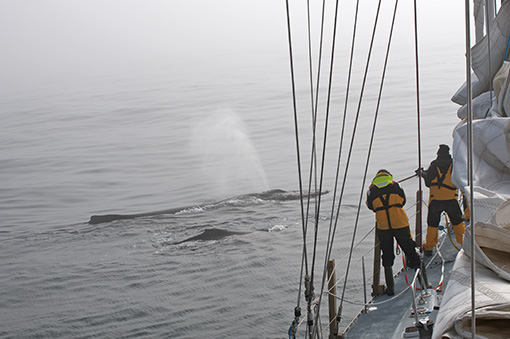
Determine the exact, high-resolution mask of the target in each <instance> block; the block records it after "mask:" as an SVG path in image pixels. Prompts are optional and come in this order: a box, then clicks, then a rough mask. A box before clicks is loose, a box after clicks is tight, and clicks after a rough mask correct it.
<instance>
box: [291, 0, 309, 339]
mask: <svg viewBox="0 0 510 339" xmlns="http://www.w3.org/2000/svg"><path fill="white" fill-rule="evenodd" d="M286 10H287V31H288V44H289V60H290V72H291V85H292V104H293V110H294V133H295V139H296V153H297V166H298V180H299V192H300V205H301V223H302V227H303V234H304V232H305V220H304V215H305V214H304V207H303V183H302V182H303V181H302V178H301V156H300V148H299V128H298V118H297V104H296V83H295V75H294V56H293V52H292V33H291V24H290V8H289V0H286ZM306 252H307V251H306V238H305V237H304V236H303V252H302V253H303V254H302V260H301V277H300V283H299V288H298V297H297V304H296V307H295V309H294V321H293V322H292V325H291V329H289V336H290V333H291V332H292V333H293V334H295V329H297V323H298V322H299V317H300V316H301V310H300V306H299V305H300V299H301V298H300V297H301V286H302V281H303V266H304V270H305V272H306V274H308V259H307V258H306Z"/></svg>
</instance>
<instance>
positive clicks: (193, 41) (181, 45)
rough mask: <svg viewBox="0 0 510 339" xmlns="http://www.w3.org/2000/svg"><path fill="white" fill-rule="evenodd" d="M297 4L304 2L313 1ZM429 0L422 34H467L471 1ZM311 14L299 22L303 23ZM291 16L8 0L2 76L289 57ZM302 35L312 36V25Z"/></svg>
mask: <svg viewBox="0 0 510 339" xmlns="http://www.w3.org/2000/svg"><path fill="white" fill-rule="evenodd" d="M290 3H291V6H292V8H297V7H298V6H301V7H302V6H303V4H304V3H305V1H297V0H290ZM316 3H317V4H320V3H322V1H317V2H316ZM328 3H329V4H333V2H332V1H328ZM385 3H388V4H389V6H390V7H391V6H392V4H393V2H392V1H386V2H385ZM426 3H427V4H426V6H427V7H426V8H425V10H426V13H428V14H426V16H424V17H423V18H422V17H420V20H422V22H421V24H424V26H425V28H424V29H422V30H421V32H420V34H421V37H424V38H425V41H428V44H429V45H430V46H431V47H430V48H434V39H436V38H444V37H445V36H447V35H449V34H450V35H453V34H455V35H458V34H459V29H461V28H462V25H459V20H460V21H461V20H462V14H463V13H460V12H458V10H459V9H462V7H463V6H462V5H463V4H462V3H463V2H461V1H455V2H453V1H448V2H447V4H445V3H444V1H439V0H431V1H427V2H426ZM376 4H377V1H376V0H365V1H362V2H361V7H362V9H365V10H367V11H369V10H370V11H373V8H375V6H376ZM330 6H331V5H330ZM420 6H423V7H425V4H420ZM454 6H455V7H457V9H456V10H454V9H453V8H454ZM303 13H304V12H302V13H301V14H300V15H296V16H295V17H293V20H295V22H297V21H298V20H299V21H301V22H303V19H304V15H303ZM316 13H317V12H316ZM342 13H345V11H343V12H342ZM349 13H351V12H349ZM285 15H286V14H285V0H2V1H0V46H1V49H2V53H1V55H2V57H1V62H0V74H1V76H0V78H1V79H2V80H0V81H1V85H2V87H3V86H14V85H16V84H18V85H22V84H23V83H26V82H30V81H34V80H35V79H36V78H37V77H38V76H43V77H44V76H48V75H52V74H56V75H59V74H61V75H67V76H77V75H84V74H90V73H91V72H92V73H94V72H100V71H101V70H105V69H112V68H113V69H115V68H121V69H130V68H134V67H143V65H145V64H150V63H153V62H160V61H161V60H168V61H169V62H172V60H173V58H183V57H185V58H189V59H190V60H204V59H208V58H215V57H219V56H222V55H228V54H232V53H234V54H236V55H235V56H237V57H240V58H242V57H244V56H245V55H250V54H252V53H261V52H264V51H267V52H266V53H276V54H279V55H285V53H286V51H287V46H286V44H287V36H286V34H287V31H286V24H287V22H286V16H285ZM411 19H412V18H410V17H407V18H403V20H407V21H409V20H411ZM344 21H345V20H344ZM451 21H453V23H452V22H451ZM303 23H304V22H303ZM454 24H455V25H454ZM346 27H347V26H346ZM367 31H369V30H368V29H367ZM297 33H303V34H304V25H302V26H301V31H299V30H298V31H297ZM410 33H411V32H408V35H409V36H410ZM427 39H428V40H427ZM426 43H427V42H426ZM425 48H428V47H427V45H425Z"/></svg>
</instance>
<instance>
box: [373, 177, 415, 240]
mask: <svg viewBox="0 0 510 339" xmlns="http://www.w3.org/2000/svg"><path fill="white" fill-rule="evenodd" d="M405 203H406V196H405V193H404V191H403V190H402V188H400V186H399V184H398V183H396V182H393V183H392V184H390V185H388V186H385V187H383V188H378V187H376V186H374V185H372V186H370V189H369V190H368V193H367V201H366V204H367V207H368V208H369V209H371V210H372V211H374V212H375V220H376V222H377V228H378V229H381V230H388V229H397V228H403V227H406V226H409V219H408V218H407V214H406V212H405V210H404V208H403V207H404V205H405Z"/></svg>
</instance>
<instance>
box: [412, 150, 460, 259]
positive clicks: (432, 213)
mask: <svg viewBox="0 0 510 339" xmlns="http://www.w3.org/2000/svg"><path fill="white" fill-rule="evenodd" d="M452 168H453V161H452V157H451V155H450V147H448V145H439V149H438V151H437V157H436V159H435V160H433V161H432V162H431V163H430V166H429V168H428V169H427V170H426V171H423V170H422V171H421V176H422V177H423V179H424V180H425V186H427V187H428V188H429V191H430V197H429V209H428V214H427V224H428V227H427V237H426V240H425V243H424V244H423V249H424V250H425V256H431V255H432V250H433V248H434V246H435V245H436V244H437V230H438V226H439V222H440V220H441V213H443V212H446V213H447V214H448V217H449V218H450V221H451V223H452V225H453V231H454V232H455V239H456V240H457V242H458V243H459V244H461V245H462V238H463V237H464V230H465V225H464V220H463V217H462V211H461V210H460V207H459V201H458V189H457V186H455V185H454V184H453V183H452ZM418 172H420V171H418ZM419 174H420V173H419Z"/></svg>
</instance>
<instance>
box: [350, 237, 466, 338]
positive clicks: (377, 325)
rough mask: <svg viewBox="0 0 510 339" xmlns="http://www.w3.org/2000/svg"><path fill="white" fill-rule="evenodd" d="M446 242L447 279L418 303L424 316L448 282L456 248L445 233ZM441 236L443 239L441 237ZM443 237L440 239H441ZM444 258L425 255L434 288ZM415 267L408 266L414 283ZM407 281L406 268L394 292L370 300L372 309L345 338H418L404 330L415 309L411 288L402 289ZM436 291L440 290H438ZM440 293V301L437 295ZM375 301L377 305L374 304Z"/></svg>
mask: <svg viewBox="0 0 510 339" xmlns="http://www.w3.org/2000/svg"><path fill="white" fill-rule="evenodd" d="M445 237H446V239H444V242H443V246H442V247H441V249H440V251H441V255H442V256H443V258H444V272H445V273H444V279H443V285H442V288H437V289H436V291H433V290H432V289H429V290H428V292H429V294H431V296H430V297H429V298H424V299H425V300H426V302H427V303H426V304H424V305H418V307H419V309H421V311H422V313H424V314H423V315H422V317H427V316H428V315H430V313H431V311H432V310H433V308H434V306H436V302H437V303H438V304H440V301H441V298H442V294H443V291H444V290H445V288H446V284H447V282H448V277H449V272H450V271H451V269H452V267H453V264H454V261H455V257H456V255H457V250H456V249H455V247H453V245H452V244H451V242H450V240H449V239H448V236H447V235H445ZM441 240H442V239H441ZM441 240H440V241H441ZM442 262H443V260H442V259H441V257H440V256H439V255H437V254H436V253H435V252H434V256H433V257H431V258H425V264H426V265H427V266H428V268H427V276H428V281H429V282H430V283H431V284H432V287H433V288H436V287H437V286H438V285H439V284H440V281H441V276H442V268H443V265H442ZM414 273H415V272H414V270H412V269H408V270H407V280H408V282H409V283H411V280H412V279H413V276H414ZM408 282H406V277H405V272H404V271H402V272H400V273H399V274H398V275H397V277H395V296H392V297H390V296H387V295H382V296H377V297H375V298H374V299H373V300H372V302H371V304H369V305H368V309H369V311H368V312H367V313H361V314H360V315H359V317H358V318H357V319H356V320H355V321H354V323H353V324H352V326H351V327H350V328H348V330H347V332H346V333H345V335H344V337H345V338H360V339H363V338H367V339H368V338H370V339H372V338H381V339H382V338H418V333H417V332H416V336H414V335H413V334H412V333H409V334H406V336H404V330H405V328H406V327H410V326H413V325H414V323H415V317H414V315H412V313H411V312H412V309H413V295H412V290H411V289H410V288H408V289H407V290H406V291H405V292H404V293H403V294H401V292H402V291H403V290H405V289H406V288H407V287H408ZM436 292H437V293H436ZM419 295H420V291H416V296H417V297H418V296H419ZM436 295H437V301H436V298H435V296H436ZM374 305H375V306H374Z"/></svg>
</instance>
